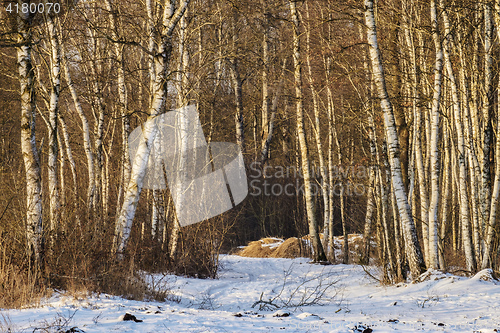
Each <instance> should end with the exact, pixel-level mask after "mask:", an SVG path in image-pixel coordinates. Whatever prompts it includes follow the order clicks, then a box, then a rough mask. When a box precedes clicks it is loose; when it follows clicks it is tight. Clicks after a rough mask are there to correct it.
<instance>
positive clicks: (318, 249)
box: [289, 0, 326, 262]
mask: <svg viewBox="0 0 500 333" xmlns="http://www.w3.org/2000/svg"><path fill="white" fill-rule="evenodd" d="M289 4H290V13H291V16H292V24H293V65H294V79H295V98H296V107H297V134H298V137H299V146H300V155H301V156H300V157H301V166H302V172H303V174H304V199H305V202H306V212H307V219H308V222H309V236H310V237H311V242H312V247H313V260H314V261H316V262H319V261H326V256H325V253H324V251H323V246H322V245H321V241H320V238H319V234H318V221H317V218H316V212H315V210H316V207H315V201H314V198H313V194H312V193H313V192H312V185H313V184H312V181H311V170H310V160H309V148H308V145H307V138H306V134H305V122H304V109H303V104H302V103H303V101H302V99H303V97H302V65H301V59H300V21H299V14H298V12H297V7H296V0H290V2H289Z"/></svg>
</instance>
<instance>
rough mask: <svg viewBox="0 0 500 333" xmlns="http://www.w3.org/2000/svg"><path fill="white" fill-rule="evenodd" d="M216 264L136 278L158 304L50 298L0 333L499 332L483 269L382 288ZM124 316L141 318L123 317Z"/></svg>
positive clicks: (267, 267)
mask: <svg viewBox="0 0 500 333" xmlns="http://www.w3.org/2000/svg"><path fill="white" fill-rule="evenodd" d="M220 262H221V267H220V271H219V278H218V279H195V278H187V277H179V276H173V275H160V274H156V275H148V274H145V275H144V279H145V280H146V281H147V282H148V283H149V284H150V286H151V288H153V289H155V290H166V291H168V294H169V296H168V299H169V300H168V301H165V302H157V301H134V300H127V299H124V298H120V297H115V296H110V295H106V294H100V295H97V294H93V295H85V296H82V297H75V296H74V295H73V296H67V295H65V294H62V293H60V294H57V293H56V294H54V295H53V296H52V297H51V298H49V299H46V300H44V301H43V302H42V304H40V305H39V306H37V307H33V308H26V309H21V310H1V311H0V331H3V332H88V333H90V332H96V333H97V332H190V333H191V332H367V333H369V332H393V331H397V332H415V331H424V332H498V331H500V316H499V315H498V309H500V282H498V281H496V280H494V279H491V278H490V277H489V274H488V271H482V272H480V273H478V274H477V275H476V276H474V277H472V278H465V277H459V276H455V275H451V274H444V273H440V272H427V273H426V274H424V275H422V276H421V280H423V281H422V282H419V283H400V284H397V285H391V286H387V285H381V284H380V283H379V282H378V281H376V280H375V279H373V278H372V277H370V276H369V275H368V274H367V273H366V272H365V270H364V269H363V267H361V266H357V265H326V266H323V265H317V264H310V263H309V260H308V259H305V258H296V259H284V258H249V257H241V256H235V255H222V256H221V257H220ZM366 269H367V270H370V273H371V274H372V275H373V276H378V275H379V274H380V271H379V269H378V268H375V267H369V268H366ZM270 299H271V301H270ZM259 301H260V302H259ZM125 314H129V315H132V316H133V317H132V316H129V315H127V317H130V318H135V319H137V320H141V321H142V322H136V321H134V320H128V321H124V320H123V319H124V316H125Z"/></svg>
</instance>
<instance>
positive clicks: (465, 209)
mask: <svg viewBox="0 0 500 333" xmlns="http://www.w3.org/2000/svg"><path fill="white" fill-rule="evenodd" d="M441 5H442V0H441ZM443 19H444V28H445V35H446V39H445V41H444V46H443V53H444V63H445V66H446V72H447V74H448V78H449V80H450V84H451V95H452V99H453V116H454V118H455V119H454V120H455V129H456V133H457V150H458V154H459V156H458V168H459V175H458V183H459V193H460V223H461V225H462V239H463V245H464V251H465V261H466V266H467V269H468V270H469V271H471V272H475V271H476V258H475V255H474V249H473V247H472V238H471V236H472V235H471V228H470V221H469V216H470V214H469V200H468V197H467V170H466V166H465V161H466V151H465V142H464V135H463V132H464V131H463V126H462V121H461V120H462V117H461V112H462V110H461V105H460V98H459V96H458V87H457V83H456V80H455V74H454V72H453V66H452V64H451V59H450V54H449V48H450V44H451V31H450V23H449V20H448V15H447V13H446V11H444V12H443Z"/></svg>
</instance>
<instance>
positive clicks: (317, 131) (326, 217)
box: [306, 2, 347, 264]
mask: <svg viewBox="0 0 500 333" xmlns="http://www.w3.org/2000/svg"><path fill="white" fill-rule="evenodd" d="M306 17H307V20H309V18H310V17H309V6H308V4H307V2H306ZM306 63H307V74H308V75H307V78H308V81H309V87H310V89H311V94H312V99H313V110H314V124H313V130H314V138H315V139H316V148H317V150H318V159H319V167H320V174H321V194H322V197H323V228H322V230H328V225H329V224H330V211H329V208H330V203H329V196H328V184H329V181H328V174H327V173H326V166H325V158H324V154H323V144H322V142H321V141H322V138H321V128H320V112H319V101H318V99H319V96H318V91H317V89H316V87H315V86H314V79H313V72H312V65H311V27H310V25H308V27H307V31H306ZM341 201H343V198H341ZM343 209H344V207H343V205H342V207H341V210H342V212H343ZM323 236H325V235H323ZM324 241H325V242H326V241H327V238H324ZM345 264H347V263H345Z"/></svg>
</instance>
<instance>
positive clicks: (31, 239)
mask: <svg viewBox="0 0 500 333" xmlns="http://www.w3.org/2000/svg"><path fill="white" fill-rule="evenodd" d="M21 3H22V4H25V3H26V4H28V5H29V1H27V0H23V1H21ZM32 19H33V18H32V16H31V15H30V14H29V13H26V14H24V13H19V17H18V19H17V32H18V39H17V43H18V44H19V46H18V47H17V63H18V70H19V83H20V95H21V151H22V154H23V160H24V170H25V173H26V238H27V253H28V256H29V258H30V260H31V261H32V262H33V263H34V264H35V265H38V264H40V263H41V261H42V259H43V233H42V231H43V224H42V179H41V171H40V157H39V155H38V148H37V145H36V135H35V133H36V132H35V129H36V119H35V116H36V99H35V87H34V84H35V78H34V71H33V62H32V43H33V40H32V38H33V36H32V32H33V30H32V26H31V20H32Z"/></svg>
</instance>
